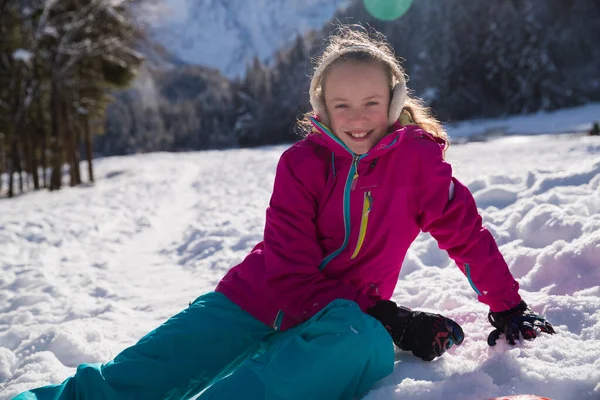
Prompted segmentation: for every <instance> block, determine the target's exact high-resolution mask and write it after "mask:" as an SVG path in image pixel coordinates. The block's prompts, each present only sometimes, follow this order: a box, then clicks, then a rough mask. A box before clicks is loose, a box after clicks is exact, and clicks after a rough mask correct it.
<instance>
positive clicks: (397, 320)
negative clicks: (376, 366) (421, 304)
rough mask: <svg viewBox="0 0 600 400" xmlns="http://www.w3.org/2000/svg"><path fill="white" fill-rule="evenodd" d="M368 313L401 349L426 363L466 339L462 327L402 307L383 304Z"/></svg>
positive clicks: (382, 301) (448, 320) (385, 301)
mask: <svg viewBox="0 0 600 400" xmlns="http://www.w3.org/2000/svg"><path fill="white" fill-rule="evenodd" d="M368 313H369V314H370V315H371V316H373V317H374V318H376V319H378V320H379V321H380V322H381V323H382V324H383V326H385V327H386V329H387V330H388V332H390V335H391V336H392V339H393V341H394V343H395V344H396V345H397V346H398V347H400V348H401V349H402V350H406V351H411V352H412V353H413V354H414V355H415V356H416V357H419V358H420V359H422V360H424V361H431V360H433V359H434V358H436V357H439V356H441V355H442V354H444V353H445V352H446V350H448V349H449V348H450V347H452V346H453V345H454V344H457V345H460V344H461V343H462V342H463V340H464V338H465V334H464V332H463V330H462V328H461V327H460V325H458V324H457V323H456V322H455V321H453V320H451V319H450V318H446V317H444V316H442V315H440V314H432V313H427V312H422V311H413V310H411V309H409V308H406V307H401V306H400V307H399V306H397V305H396V303H394V302H393V301H389V300H381V301H379V302H377V304H375V306H373V307H372V308H371V309H369V310H368Z"/></svg>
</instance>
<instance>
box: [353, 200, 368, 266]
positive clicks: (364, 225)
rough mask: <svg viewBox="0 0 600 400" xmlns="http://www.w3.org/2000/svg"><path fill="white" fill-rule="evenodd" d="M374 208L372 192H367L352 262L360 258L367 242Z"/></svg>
mask: <svg viewBox="0 0 600 400" xmlns="http://www.w3.org/2000/svg"><path fill="white" fill-rule="evenodd" d="M372 208H373V197H372V196H371V191H368V192H365V196H364V199H363V211H362V217H361V219H360V230H359V233H358V241H357V242H356V248H355V249H354V253H353V254H352V257H350V259H351V260H353V259H355V258H356V256H358V253H359V252H360V249H361V247H362V245H363V243H364V241H365V236H366V233H367V225H368V224H369V213H370V212H371V209H372Z"/></svg>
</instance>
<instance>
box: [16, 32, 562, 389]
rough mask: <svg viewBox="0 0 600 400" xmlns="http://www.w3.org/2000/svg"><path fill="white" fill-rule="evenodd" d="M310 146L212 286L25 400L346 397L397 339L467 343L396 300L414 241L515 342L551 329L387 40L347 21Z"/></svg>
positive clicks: (378, 370) (334, 46)
mask: <svg viewBox="0 0 600 400" xmlns="http://www.w3.org/2000/svg"><path fill="white" fill-rule="evenodd" d="M310 100H311V104H312V106H313V111H312V112H310V113H309V114H308V115H307V116H306V118H305V119H304V120H303V121H301V123H300V125H301V126H303V127H306V128H307V129H306V133H307V135H306V138H304V139H303V140H301V141H300V142H298V143H296V144H294V145H293V146H291V147H290V148H289V149H288V150H286V151H285V152H284V153H283V154H282V156H281V159H280V161H279V164H278V166H277V172H276V176H275V182H274V186H273V193H272V196H271V200H270V203H269V207H268V209H267V215H266V224H265V230H264V240H263V241H261V242H260V243H258V244H257V245H256V246H255V247H254V249H252V251H251V252H250V253H249V254H248V255H247V257H246V258H245V259H244V260H243V261H242V262H241V263H240V264H238V265H236V266H235V267H233V268H232V269H231V270H230V271H229V272H228V273H227V274H226V276H225V277H224V278H223V279H222V280H221V282H220V283H219V284H218V286H217V287H216V289H215V291H214V292H211V293H208V294H204V295H202V296H200V297H199V298H198V299H196V300H195V301H194V302H192V303H191V304H190V306H189V307H188V308H187V309H185V310H183V311H182V312H180V313H179V314H177V315H175V316H173V317H172V318H171V319H169V320H168V321H166V322H165V323H164V324H162V325H161V326H159V327H158V328H157V329H155V330H154V331H152V332H150V333H149V334H147V335H146V336H144V337H143V338H142V339H141V340H140V341H139V342H138V343H137V344H135V345H134V346H131V347H129V348H127V349H125V350H124V351H122V352H121V353H120V354H119V355H117V356H116V357H115V359H114V360H113V361H110V362H108V363H107V364H103V365H100V364H83V365H80V366H79V367H78V369H77V373H76V374H75V376H73V377H70V378H68V379H67V380H66V381H65V382H63V384H62V385H52V386H46V387H43V388H38V389H34V390H31V391H30V392H26V393H23V394H21V395H19V396H18V397H17V399H36V398H37V399H76V398H77V399H182V398H189V397H192V396H194V395H196V394H198V393H200V392H201V394H200V396H199V398H200V399H202V400H206V399H220V400H223V399H241V398H243V399H273V400H275V399H313V400H319V399H323V400H333V399H352V398H354V397H355V396H361V395H363V394H365V393H366V392H368V391H369V390H370V388H371V387H372V385H373V384H374V383H375V382H376V381H377V380H379V379H382V378H384V377H385V376H387V375H388V374H390V373H391V372H392V371H393V368H394V344H395V345H397V346H398V347H399V348H401V349H403V350H407V351H411V352H412V353H413V354H414V355H415V356H416V357H419V358H421V359H423V360H426V361H431V360H433V359H434V358H435V357H439V356H441V355H442V354H443V353H444V352H446V350H448V349H449V348H450V347H451V346H453V345H454V344H457V345H459V344H461V343H462V341H463V339H464V333H463V331H462V329H461V327H460V326H459V324H458V323H456V322H455V321H453V320H451V319H449V318H445V317H443V316H442V315H439V314H432V313H427V312H421V311H413V310H410V309H408V308H406V307H402V306H399V305H397V304H396V303H395V302H393V301H391V300H390V299H391V297H392V294H393V292H394V288H395V286H396V283H397V281H398V276H399V273H400V268H401V266H402V262H403V260H404V257H405V255H406V252H407V250H408V248H409V246H410V244H411V243H412V242H413V241H414V240H415V238H416V237H417V235H418V234H419V232H421V231H424V232H429V233H430V234H431V235H432V236H433V237H434V238H435V239H436V240H437V241H438V243H439V246H440V248H442V249H444V250H446V251H447V252H448V254H449V255H450V257H451V258H452V259H453V260H454V261H455V262H456V264H457V266H458V268H459V269H460V270H461V271H462V272H463V273H464V275H465V277H466V279H467V280H468V282H469V283H470V285H471V287H472V288H473V290H474V292H475V294H476V295H477V298H478V299H479V301H481V302H483V303H485V304H487V305H488V306H489V307H490V313H489V319H490V322H491V323H492V325H493V326H494V327H495V328H496V329H495V331H494V335H493V338H494V339H497V338H498V336H499V335H500V334H504V336H505V337H506V339H507V340H508V341H509V342H510V343H513V344H514V343H515V340H516V339H518V338H519V337H520V336H523V337H524V338H525V339H533V338H534V337H535V336H536V334H537V332H539V331H544V332H548V333H553V332H554V331H553V329H552V326H551V325H550V324H549V323H548V322H546V321H545V320H544V319H543V318H542V317H540V316H538V315H537V314H535V313H534V312H532V311H531V310H530V309H529V308H528V307H527V305H526V304H525V303H524V302H523V300H522V299H521V297H520V295H519V292H518V289H519V285H518V284H517V282H516V281H515V280H514V279H513V277H512V275H511V273H510V271H509V269H508V266H507V265H506V262H505V261H504V258H503V257H502V255H501V254H500V252H499V250H498V247H497V245H496V243H495V241H494V238H493V237H492V235H491V234H490V233H489V232H488V231H487V230H486V229H485V228H484V227H483V226H482V224H481V217H480V216H479V214H478V212H477V207H476V205H475V201H474V200H473V197H472V196H471V194H470V192H469V190H468V189H467V188H466V187H465V186H464V185H463V184H462V183H460V181H458V180H457V179H456V178H454V177H453V176H452V168H451V166H450V165H449V164H448V163H447V162H445V161H444V157H443V155H444V151H445V150H446V148H447V137H446V134H445V132H444V131H443V129H442V128H441V126H440V124H439V123H438V122H437V121H436V120H435V119H434V118H432V117H431V116H430V114H429V113H428V112H427V110H426V109H425V108H424V107H423V106H421V105H420V103H419V102H418V101H417V100H415V99H412V98H410V97H408V96H407V92H406V77H405V75H404V72H403V70H402V69H401V67H400V64H399V63H398V62H397V60H396V58H395V57H394V55H393V52H392V50H391V49H390V47H389V45H387V44H386V43H385V42H384V41H383V39H382V38H381V35H378V34H371V35H369V34H367V33H365V32H364V31H363V30H360V29H353V28H352V27H347V26H344V27H341V28H340V29H339V30H338V31H337V32H336V33H335V34H334V35H333V36H332V37H331V38H330V41H329V43H328V46H327V48H326V49H325V51H324V53H323V55H322V57H321V59H320V61H319V62H318V64H317V67H316V69H315V73H314V76H313V78H312V82H311V89H310Z"/></svg>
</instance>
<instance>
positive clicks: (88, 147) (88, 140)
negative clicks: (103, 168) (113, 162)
mask: <svg viewBox="0 0 600 400" xmlns="http://www.w3.org/2000/svg"><path fill="white" fill-rule="evenodd" d="M83 129H84V130H85V158H86V159H87V164H88V177H89V180H90V182H94V165H93V163H92V158H93V157H94V151H93V150H92V140H93V138H92V133H91V131H90V118H89V115H88V114H86V115H85V116H84V117H83Z"/></svg>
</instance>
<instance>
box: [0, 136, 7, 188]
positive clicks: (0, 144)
mask: <svg viewBox="0 0 600 400" xmlns="http://www.w3.org/2000/svg"><path fill="white" fill-rule="evenodd" d="M5 154H6V153H5V151H4V134H3V133H2V132H0V195H1V194H2V186H3V185H4V181H3V180H2V175H3V174H4V167H5V166H6V155H5Z"/></svg>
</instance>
